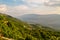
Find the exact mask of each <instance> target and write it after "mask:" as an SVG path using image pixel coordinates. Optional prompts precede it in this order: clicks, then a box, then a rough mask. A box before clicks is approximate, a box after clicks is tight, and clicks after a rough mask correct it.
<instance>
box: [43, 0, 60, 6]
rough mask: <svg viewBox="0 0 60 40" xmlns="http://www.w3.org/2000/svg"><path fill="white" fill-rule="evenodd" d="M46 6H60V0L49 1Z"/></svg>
mask: <svg viewBox="0 0 60 40" xmlns="http://www.w3.org/2000/svg"><path fill="white" fill-rule="evenodd" d="M44 4H45V5H46V6H60V0H49V1H48V2H45V3H44Z"/></svg>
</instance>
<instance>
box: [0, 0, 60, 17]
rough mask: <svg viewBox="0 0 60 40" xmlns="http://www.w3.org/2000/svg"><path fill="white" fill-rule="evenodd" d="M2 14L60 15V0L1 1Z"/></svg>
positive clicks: (0, 9) (0, 10)
mask: <svg viewBox="0 0 60 40" xmlns="http://www.w3.org/2000/svg"><path fill="white" fill-rule="evenodd" d="M0 12H2V13H7V14H10V15H12V16H20V15H23V14H40V15H45V14H60V0H0Z"/></svg>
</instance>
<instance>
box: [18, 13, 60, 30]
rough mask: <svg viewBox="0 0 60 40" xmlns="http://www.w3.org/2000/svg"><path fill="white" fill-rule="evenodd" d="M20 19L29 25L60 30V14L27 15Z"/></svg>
mask: <svg viewBox="0 0 60 40" xmlns="http://www.w3.org/2000/svg"><path fill="white" fill-rule="evenodd" d="M18 18H19V19H21V20H23V21H25V22H28V23H34V24H35V23H36V24H41V25H44V26H50V27H52V28H55V29H60V15H59V14H49V15H38V14H25V15H23V16H21V17H18Z"/></svg>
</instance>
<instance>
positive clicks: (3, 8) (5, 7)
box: [0, 4, 7, 13]
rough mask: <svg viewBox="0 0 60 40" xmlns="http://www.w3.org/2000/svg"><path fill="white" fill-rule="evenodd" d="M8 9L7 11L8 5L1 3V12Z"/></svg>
mask: <svg viewBox="0 0 60 40" xmlns="http://www.w3.org/2000/svg"><path fill="white" fill-rule="evenodd" d="M6 11H7V6H6V5H4V4H1V5H0V12H1V13H5V12H6Z"/></svg>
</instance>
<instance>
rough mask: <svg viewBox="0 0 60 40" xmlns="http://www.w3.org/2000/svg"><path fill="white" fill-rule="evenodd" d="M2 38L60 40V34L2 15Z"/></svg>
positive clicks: (0, 18)
mask: <svg viewBox="0 0 60 40" xmlns="http://www.w3.org/2000/svg"><path fill="white" fill-rule="evenodd" d="M2 37H5V38H9V39H14V40H60V32H57V31H55V30H54V29H51V28H48V27H44V26H42V25H38V24H27V23H25V22H22V21H21V20H18V19H16V18H13V17H11V16H9V15H6V14H0V38H2ZM1 40H3V39H1Z"/></svg>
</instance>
